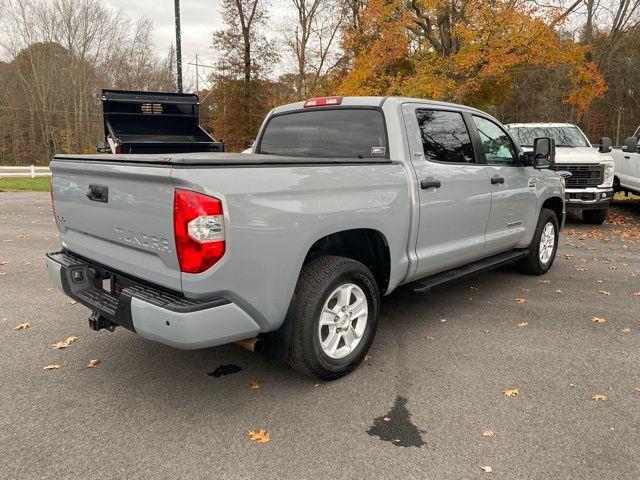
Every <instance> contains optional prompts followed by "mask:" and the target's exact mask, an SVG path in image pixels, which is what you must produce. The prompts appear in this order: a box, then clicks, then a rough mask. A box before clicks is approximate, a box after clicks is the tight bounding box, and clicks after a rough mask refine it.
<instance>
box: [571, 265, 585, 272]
mask: <svg viewBox="0 0 640 480" xmlns="http://www.w3.org/2000/svg"><path fill="white" fill-rule="evenodd" d="M573 268H575V269H576V271H578V272H586V271H587V270H589V269H588V268H587V267H580V266H578V265H576V266H575V267H573Z"/></svg>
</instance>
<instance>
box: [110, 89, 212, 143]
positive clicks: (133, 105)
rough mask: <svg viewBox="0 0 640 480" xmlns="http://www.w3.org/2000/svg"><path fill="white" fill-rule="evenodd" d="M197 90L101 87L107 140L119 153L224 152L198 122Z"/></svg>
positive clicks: (198, 103) (198, 102)
mask: <svg viewBox="0 0 640 480" xmlns="http://www.w3.org/2000/svg"><path fill="white" fill-rule="evenodd" d="M199 106H200V101H199V99H198V96H197V95H195V94H188V93H159V92H133V91H126V90H102V109H103V120H104V135H105V142H106V143H108V144H109V145H110V147H111V150H112V151H115V152H116V153H180V152H221V151H223V150H224V144H223V143H222V142H217V141H216V140H214V139H213V138H212V137H211V136H210V135H209V134H208V133H207V132H205V131H204V129H202V127H200V125H199V111H198V109H199Z"/></svg>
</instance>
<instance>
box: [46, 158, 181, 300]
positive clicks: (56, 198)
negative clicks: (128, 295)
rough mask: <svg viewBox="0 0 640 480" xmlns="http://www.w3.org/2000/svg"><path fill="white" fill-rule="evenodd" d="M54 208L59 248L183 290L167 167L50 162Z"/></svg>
mask: <svg viewBox="0 0 640 480" xmlns="http://www.w3.org/2000/svg"><path fill="white" fill-rule="evenodd" d="M50 168H51V171H52V173H53V180H52V182H53V183H52V186H53V203H54V210H55V215H56V220H57V222H58V227H59V229H60V237H61V242H62V246H63V248H65V249H66V250H69V251H71V252H73V253H76V254H78V255H81V256H83V257H86V258H88V259H90V260H93V261H95V262H97V263H101V264H104V265H108V266H109V267H110V268H113V269H114V270H119V271H121V272H123V273H127V274H129V275H132V276H135V277H137V278H141V279H143V280H147V281H150V282H153V283H154V284H158V285H162V286H165V287H167V288H170V289H173V290H181V284H180V268H179V265H178V259H177V256H176V253H175V239H174V235H173V202H174V199H173V196H174V187H173V183H172V180H171V176H170V174H171V168H169V167H166V166H163V165H113V164H104V163H93V162H87V161H74V160H73V159H66V160H54V161H52V162H51V164H50Z"/></svg>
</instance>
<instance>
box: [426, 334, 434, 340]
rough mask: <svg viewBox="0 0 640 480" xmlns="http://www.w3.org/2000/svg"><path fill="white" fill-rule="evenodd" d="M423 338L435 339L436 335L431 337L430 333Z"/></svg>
mask: <svg viewBox="0 0 640 480" xmlns="http://www.w3.org/2000/svg"><path fill="white" fill-rule="evenodd" d="M424 338H426V339H427V340H435V339H436V337H432V336H431V335H427V336H426V337H424Z"/></svg>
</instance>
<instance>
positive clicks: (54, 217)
mask: <svg viewBox="0 0 640 480" xmlns="http://www.w3.org/2000/svg"><path fill="white" fill-rule="evenodd" d="M49 194H50V195H51V210H52V211H53V219H54V220H55V222H56V228H57V229H58V231H60V225H58V216H57V215H56V207H55V205H54V204H53V173H52V174H51V177H50V183H49Z"/></svg>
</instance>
